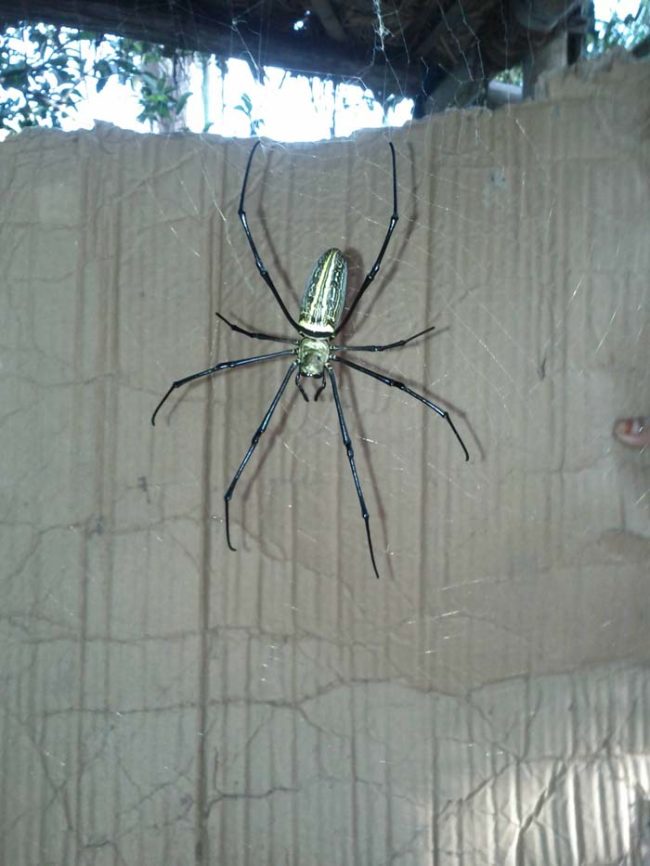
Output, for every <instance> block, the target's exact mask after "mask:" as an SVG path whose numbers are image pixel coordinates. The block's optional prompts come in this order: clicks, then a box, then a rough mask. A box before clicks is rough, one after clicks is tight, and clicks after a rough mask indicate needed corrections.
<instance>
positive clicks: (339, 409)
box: [327, 367, 379, 579]
mask: <svg viewBox="0 0 650 866" xmlns="http://www.w3.org/2000/svg"><path fill="white" fill-rule="evenodd" d="M327 374H328V376H329V378H330V382H331V383H332V393H333V394H334V402H335V403H336V411H337V413H338V416H339V425H340V427H341V438H342V439H343V444H344V445H345V450H346V451H347V454H348V461H349V463H350V469H351V470H352V478H353V479H354V486H355V487H356V489H357V496H358V498H359V505H360V506H361V514H362V516H363V520H364V522H365V524H366V536H367V538H368V549H369V550H370V559H371V560H372V567H373V569H374V570H375V576H376V577H377V579H379V572H378V571H377V563H376V562H375V551H374V550H373V547H372V538H371V537H370V521H369V515H368V508H367V506H366V500H365V499H364V498H363V492H362V490H361V482H360V481H359V473H358V472H357V465H356V463H355V461H354V450H353V448H352V440H351V439H350V434H349V433H348V428H347V425H346V423H345V417H344V415H343V406H341V398H340V397H339V389H338V386H337V384H336V376H335V375H334V371H333V370H332V369H330V368H329V367H327Z"/></svg>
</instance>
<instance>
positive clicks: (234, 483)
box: [223, 361, 298, 551]
mask: <svg viewBox="0 0 650 866" xmlns="http://www.w3.org/2000/svg"><path fill="white" fill-rule="evenodd" d="M297 366H298V362H297V361H294V362H293V364H291V365H290V367H289V369H288V370H287V372H286V373H285V375H284V379H283V380H282V384H281V385H280V387H279V388H278V390H277V391H276V393H275V397H274V398H273V400H272V401H271V405H270V406H269V408H268V409H267V411H266V415H265V416H264V418H263V419H262V423H261V424H260V426H259V427H258V428H257V430H256V431H255V435H254V436H253V438H252V439H251V444H250V446H249V448H248V451H247V452H246V454H244V459H243V460H242V462H241V463H240V464H239V468H238V469H237V471H236V472H235V476H234V478H233V479H232V481H231V482H230V487H229V488H228V489H227V490H226V493H225V495H224V497H223V499H224V502H225V503H226V541H227V542H228V547H229V548H230V549H231V550H233V551H234V550H236V548H235V547H233V546H232V542H231V540H230V511H229V507H230V500H231V499H232V496H233V493H234V492H235V487H236V486H237V482H238V481H239V478H240V476H241V474H242V472H243V471H244V469H245V468H246V464H247V463H248V461H249V460H250V459H251V457H252V456H253V451H255V449H256V448H257V443H258V442H259V441H260V439H261V438H262V433H264V432H265V431H266V428H267V427H268V426H269V423H270V421H271V418H272V417H273V413H274V412H275V409H276V407H277V405H278V403H279V402H280V397H282V395H283V394H284V390H285V388H286V387H287V385H288V384H289V379H290V378H291V374H292V373H293V371H294V369H295V368H296V367H297Z"/></svg>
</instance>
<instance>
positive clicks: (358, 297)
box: [333, 141, 399, 336]
mask: <svg viewBox="0 0 650 866" xmlns="http://www.w3.org/2000/svg"><path fill="white" fill-rule="evenodd" d="M388 145H389V147H390V156H391V161H392V164H393V213H392V215H391V218H390V222H389V223H388V231H387V232H386V237H385V238H384V242H383V244H382V245H381V249H380V250H379V255H378V256H377V258H376V259H375V263H374V265H373V266H372V267H371V268H370V270H369V271H368V273H367V274H366V278H365V280H364V281H363V282H362V283H361V286H360V287H359V291H358V292H357V293H356V295H355V296H354V300H353V301H352V303H351V304H350V307H349V309H348V311H347V313H346V314H345V315H344V316H343V318H342V319H341V321H340V323H339V325H338V327H337V328H335V330H334V334H333V336H335V335H336V334H338V332H339V331H340V330H341V329H342V328H344V327H345V324H346V322H347V321H348V319H349V318H350V316H351V315H352V313H353V312H354V310H355V308H356V306H357V304H358V303H359V301H360V300H361V298H362V297H363V294H364V292H365V291H366V289H367V288H368V286H369V285H370V283H371V282H372V281H373V280H374V279H375V277H376V276H377V272H378V271H379V268H380V267H381V262H382V259H383V258H384V253H385V252H386V249H387V248H388V243H389V241H390V239H391V235H392V234H393V231H394V229H395V226H396V225H397V220H398V219H399V213H398V212H397V168H396V166H395V148H394V147H393V143H392V141H389V142H388Z"/></svg>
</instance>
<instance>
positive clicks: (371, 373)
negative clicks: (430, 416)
mask: <svg viewBox="0 0 650 866" xmlns="http://www.w3.org/2000/svg"><path fill="white" fill-rule="evenodd" d="M330 360H332V361H338V362H339V364H345V366H346V367H352V369H353V370H359V371H360V372H361V373H365V374H366V376H372V377H373V379H378V380H379V381H380V382H383V383H384V385H390V386H391V387H392V388H399V390H400V391H404V392H405V393H406V394H410V395H411V397H415V399H416V400H419V401H420V403H424V405H425V406H428V407H429V409H433V411H434V412H435V413H436V414H437V415H440V417H441V418H444V419H445V421H446V422H447V423H448V424H449V426H450V427H451V429H452V430H453V431H454V435H455V437H456V439H458V441H459V443H460V447H461V448H462V449H463V451H464V452H465V460H469V451H468V450H467V448H466V447H465V443H464V442H463V439H462V437H461V435H460V433H459V432H458V430H456V426H455V424H454V422H453V421H452V420H451V417H450V415H449V412H446V411H445V410H444V409H441V408H440V406H437V405H436V404H435V403H432V402H431V400H427V398H426V397H423V396H422V394H418V393H417V391H412V390H411V389H410V388H407V387H406V385H405V384H404V383H403V382H400V381H398V380H397V379H391V378H389V377H388V376H382V374H381V373H376V372H375V371H374V370H369V369H368V367H362V366H361V365H360V364H355V363H354V362H353V361H348V360H346V359H345V358H338V357H332V358H331V359H330Z"/></svg>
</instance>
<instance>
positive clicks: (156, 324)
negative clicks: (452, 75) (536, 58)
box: [0, 60, 650, 866]
mask: <svg viewBox="0 0 650 866" xmlns="http://www.w3.org/2000/svg"><path fill="white" fill-rule="evenodd" d="M649 117H650V65H649V64H648V63H633V62H623V61H621V60H619V61H616V62H609V61H608V62H605V63H601V64H599V65H598V66H589V65H587V66H580V67H578V68H574V69H572V70H571V71H569V72H566V73H563V74H562V75H559V76H556V77H554V78H551V79H549V80H548V82H547V84H546V95H545V98H544V99H541V100H540V101H538V102H535V103H526V104H523V105H521V106H518V107H514V108H509V109H504V110H502V111H499V112H497V113H489V112H487V111H467V112H462V113H461V112H450V113H447V114H445V115H442V116H438V117H434V118H431V119H429V120H427V121H426V122H422V123H417V124H413V125H412V126H411V127H409V128H408V129H403V130H396V131H393V132H391V133H390V140H392V141H393V143H394V145H395V150H396V155H397V171H398V188H399V211H400V221H399V223H398V226H397V229H396V231H395V235H394V238H393V240H392V243H391V245H390V246H389V248H388V252H387V254H386V258H385V260H384V264H383V266H382V269H381V271H380V272H379V275H378V277H377V279H376V280H375V282H374V284H373V285H372V286H371V288H370V289H369V290H368V293H367V295H366V296H365V297H364V299H363V301H362V303H361V304H360V306H359V308H358V309H357V310H356V311H355V314H354V317H353V318H352V319H351V320H350V323H349V327H348V328H346V331H345V334H344V335H342V336H341V341H342V342H344V341H345V342H350V343H357V344H369V343H386V342H390V341H393V340H397V339H400V338H403V337H407V336H409V335H411V334H413V333H414V332H416V331H419V330H421V329H422V328H424V327H426V326H427V325H430V324H431V325H435V326H436V331H435V332H434V333H433V334H432V335H430V336H429V337H427V338H423V339H421V340H418V341H415V342H413V343H412V344H409V345H408V346H406V347H404V348H403V349H395V350H394V351H391V352H386V353H382V354H364V355H362V353H355V354H354V355H352V356H351V357H352V360H354V361H356V362H359V363H364V364H368V365H369V366H371V367H373V369H377V370H379V371H380V372H381V373H382V374H383V375H386V376H390V377H393V378H397V379H400V380H403V381H404V382H405V383H406V384H407V385H408V386H409V387H411V388H413V389H416V390H417V391H418V392H421V393H424V394H425V395H426V396H427V397H428V398H429V399H431V400H435V401H436V402H438V403H440V404H441V405H442V406H443V407H444V408H446V409H448V410H449V411H450V413H451V415H452V417H453V419H454V421H455V423H456V424H457V426H458V429H459V431H460V433H461V435H462V436H463V438H464V440H465V441H466V443H467V447H468V449H469V451H470V456H471V459H470V462H469V463H466V462H465V461H464V458H463V453H462V451H461V449H460V447H459V446H458V443H457V442H456V440H455V439H454V437H453V434H452V431H451V430H450V428H449V427H448V425H447V424H446V423H445V422H444V420H442V419H440V418H438V417H437V416H436V415H435V414H433V413H432V412H430V411H429V410H427V409H426V408H425V407H424V406H423V405H421V404H420V403H418V402H417V401H415V400H413V399H412V398H410V397H409V395H408V394H406V393H404V392H401V391H399V390H397V389H394V388H387V387H386V386H385V385H383V384H382V383H381V382H377V381H375V380H373V379H371V378H368V377H366V376H363V375H362V374H361V373H358V372H356V371H353V370H349V369H343V370H341V369H340V368H337V370H336V372H337V375H338V376H339V383H340V391H341V401H342V405H343V410H344V412H345V416H346V420H347V426H348V428H349V430H350V435H351V437H352V440H353V444H354V448H355V454H356V458H357V463H358V470H359V475H360V478H361V482H362V484H363V489H364V494H365V497H366V499H367V503H368V507H369V511H370V515H371V516H370V521H371V527H372V531H373V537H374V545H375V553H376V557H377V564H378V568H379V571H380V572H381V579H380V580H379V581H377V580H376V579H375V577H374V576H373V572H372V567H371V563H370V558H369V555H368V549H367V546H366V539H365V531H364V526H363V520H362V518H361V514H360V510H359V503H358V501H357V498H356V495H355V491H354V486H353V482H352V477H351V475H350V469H349V466H348V462H347V457H346V453H345V449H344V447H343V445H342V443H341V438H340V431H339V425H338V420H337V415H336V409H335V405H334V401H333V396H332V392H331V388H328V389H327V390H326V391H325V393H324V395H323V396H322V397H321V399H320V400H319V401H318V402H317V403H314V402H309V403H306V402H304V401H303V400H302V399H301V397H300V394H299V393H298V391H297V389H296V388H295V387H294V385H293V382H290V384H289V387H288V389H287V392H286V393H285V395H284V397H283V399H282V401H281V403H280V405H279V407H278V409H277V411H276V414H275V416H274V418H273V419H272V421H271V424H270V425H269V429H268V432H267V433H266V434H265V436H264V437H263V438H262V440H261V442H260V445H259V448H258V449H257V452H256V454H255V456H254V457H253V459H252V460H251V463H250V464H249V466H248V467H247V469H246V472H245V473H244V475H243V476H242V479H241V482H240V484H239V486H238V488H237V491H236V493H235V496H234V499H233V502H232V504H231V508H230V515H231V526H232V533H233V541H234V544H235V546H236V547H237V548H238V550H237V552H236V553H231V552H230V551H229V550H228V548H227V545H226V539H225V535H224V501H223V495H224V492H225V490H226V488H227V487H228V484H229V482H230V480H231V478H232V476H233V474H234V472H235V469H236V467H237V465H238V464H239V461H240V460H241V458H242V457H243V455H244V452H245V450H246V448H247V447H248V445H249V443H250V439H251V436H252V435H253V433H254V431H255V429H256V427H257V426H258V425H259V424H260V422H261V420H262V417H263V416H264V413H265V412H266V410H267V408H268V406H269V403H270V401H271V399H272V397H273V394H274V393H275V391H276V390H277V388H278V386H279V384H280V381H281V379H282V376H283V375H284V372H285V371H286V369H287V367H288V361H287V360H286V359H284V360H274V361H268V362H265V363H263V364H259V365H256V366H253V367H250V368H248V369H242V370H233V371H230V372H224V373H220V374H218V375H216V376H214V377H211V378H204V379H201V380H199V381H198V382H196V383H193V384H190V385H188V386H187V387H185V388H184V389H179V390H178V391H176V392H175V393H174V394H173V395H172V397H171V398H170V400H169V401H168V402H167V403H166V404H165V406H164V407H163V409H162V410H161V412H160V414H159V416H158V419H157V423H156V426H155V428H154V427H152V426H151V424H150V418H151V413H152V411H153V409H154V407H155V406H156V404H157V402H158V401H159V399H160V398H161V397H162V395H163V394H164V393H165V391H166V390H167V388H168V387H169V385H170V384H171V382H172V381H173V380H175V379H178V378H179V377H183V376H185V375H187V374H190V373H193V372H195V371H199V370H203V369H205V368H206V367H209V366H211V365H213V364H215V363H216V362H217V361H220V360H229V359H237V358H244V357H247V356H250V355H256V354H259V353H262V352H267V351H273V350H274V349H279V348H282V347H281V346H276V345H275V344H272V343H265V342H260V341H253V340H250V339H248V338H246V337H245V336H242V335H241V334H236V333H232V332H230V331H229V330H228V328H227V327H226V326H225V325H223V324H222V323H220V322H219V321H218V320H217V319H216V318H215V315H214V314H215V312H217V311H218V312H221V313H222V314H224V315H226V316H228V317H229V318H231V319H232V320H234V321H235V322H237V323H238V324H240V325H242V326H245V327H248V328H253V329H255V330H260V331H269V332H271V333H272V334H277V335H283V336H287V335H288V336H291V335H292V331H291V327H290V325H289V324H288V323H287V322H286V320H285V319H284V317H283V315H282V312H281V311H280V309H279V307H278V306H277V305H276V303H275V302H274V300H273V298H272V296H271V293H270V291H269V289H268V288H267V286H266V285H265V283H264V282H263V280H262V279H261V277H260V276H259V274H258V272H257V270H256V268H255V264H254V261H253V258H252V256H251V253H250V250H249V248H248V246H247V243H246V238H245V236H244V233H243V231H242V229H241V226H240V224H239V221H238V218H237V207H238V202H239V195H240V190H241V184H242V178H243V172H244V169H245V165H246V160H247V157H248V154H249V153H250V148H251V143H250V142H242V141H239V142H236V141H229V142H227V141H224V140H221V139H218V138H216V137H210V136H193V135H178V136H172V137H167V138H165V137H155V136H142V135H136V134H132V133H128V132H123V131H120V130H117V129H114V128H110V127H98V128H97V129H96V130H95V131H93V132H80V133H75V134H63V133H58V132H48V131H42V130H39V131H33V132H29V133H23V134H22V135H21V136H19V137H17V138H15V139H11V140H8V141H7V142H5V143H4V144H2V145H0V189H1V190H2V202H3V207H2V210H1V212H0V213H1V216H0V262H1V270H2V276H3V290H2V300H3V304H2V316H1V317H0V331H1V336H0V347H1V355H0V388H1V393H2V397H1V404H2V416H1V417H2V423H1V424H0V477H1V480H2V486H1V489H0V509H1V513H2V518H1V524H0V544H1V548H2V565H1V566H0V579H1V585H2V617H1V618H0V649H1V653H2V655H1V657H2V666H1V671H2V673H1V676H2V680H1V683H2V688H1V699H2V708H3V717H2V718H3V731H2V739H1V742H2V767H1V770H0V862H2V863H6V864H11V866H50V864H52V866H58V864H97V866H103V864H128V866H132V864H138V866H148V864H152V866H153V864H156V866H161V864H170V866H171V864H173V866H185V864H191V863H195V862H199V863H202V864H207V863H211V864H212V863H219V864H228V866H230V864H273V866H279V864H296V866H298V864H300V866H303V864H324V863H327V864H333V866H334V864H336V866H338V864H341V866H344V864H355V866H356V864H368V866H376V864H384V863H394V864H410V866H422V864H427V866H428V864H436V866H447V864H449V866H451V864H484V863H499V864H500V863H506V864H513V866H514V864H517V866H522V864H538V863H539V864H572V863H576V864H577V863H603V864H604V863H621V864H627V863H630V864H633V863H642V862H650V861H648V860H644V859H643V858H644V857H648V858H650V853H648V852H649V851H650V841H649V840H648V838H647V830H644V827H645V826H646V824H647V814H648V813H647V811H644V810H646V809H647V803H648V802H650V759H649V757H648V748H649V740H650V732H649V731H648V722H647V719H648V712H649V710H650V706H649V700H650V697H649V691H650V682H649V678H648V674H647V667H646V666H647V664H648V662H649V661H650V638H649V637H648V632H649V628H648V621H649V618H648V610H649V604H650V602H649V599H650V586H649V570H650V569H649V568H648V564H649V558H650V553H649V552H650V541H649V538H650V521H649V516H650V497H649V496H648V489H649V486H650V485H649V479H650V460H649V457H648V454H647V453H635V452H633V451H626V450H625V449H624V448H623V447H622V446H620V445H618V444H617V443H615V441H614V440H613V438H612V435H611V431H612V425H613V423H614V420H615V419H616V418H617V417H619V416H625V415H631V414H640V413H642V412H645V413H647V412H648V411H650V410H649V408H648V407H649V406H650V380H649V377H648V367H649V363H648V357H649V356H648V313H647V304H648V292H649V281H648V277H649V274H650V241H649V238H650V233H649V227H650V219H649V213H650V206H649V202H650V183H649V177H650V128H649V125H648V118H649ZM388 141H389V134H388V133H387V132H386V131H379V132H371V133H370V132H368V133H364V134H362V135H359V136H357V137H355V138H354V139H352V140H347V141H337V142H330V143H320V144H310V145H291V146H288V145H280V144H272V143H270V142H264V143H263V145H262V147H261V148H259V149H258V151H257V153H256V156H255V161H254V164H253V167H252V171H251V176H250V182H249V189H248V197H247V211H248V218H249V222H250V224H251V228H252V230H253V232H254V235H255V239H256V242H257V244H258V247H259V250H260V253H261V255H262V257H263V259H264V261H265V263H266V265H267V267H268V268H269V271H270V272H271V274H272V275H273V278H274V279H275V282H276V284H277V286H278V289H279V291H280V292H281V294H282V296H283V297H284V298H285V299H286V302H287V305H288V307H289V309H290V310H291V311H292V313H293V314H295V313H296V311H297V307H298V303H299V300H300V297H301V294H302V291H303V287H304V284H305V280H306V278H307V276H308V275H309V273H310V271H311V268H312V267H313V264H314V262H315V261H316V259H317V258H318V256H319V255H320V254H321V253H322V252H323V251H324V250H325V249H327V248H328V247H331V246H337V247H340V248H341V249H342V250H343V251H344V252H345V253H346V255H347V257H348V259H349V261H350V268H351V270H350V287H351V288H350V291H353V289H354V288H355V287H357V286H358V285H359V284H360V282H361V280H362V278H363V275H364V273H365V272H366V271H367V270H368V268H369V267H370V266H371V264H372V262H373V260H374V257H375V255H376V253H377V251H378V250H379V247H380V245H381V242H382V239H383V237H384V233H385V231H386V227H387V224H388V220H389V217H390V211H391V166H390V151H389V148H388ZM306 390H307V391H308V392H311V393H313V387H312V383H310V382H307V384H306ZM644 834H646V835H644Z"/></svg>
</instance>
